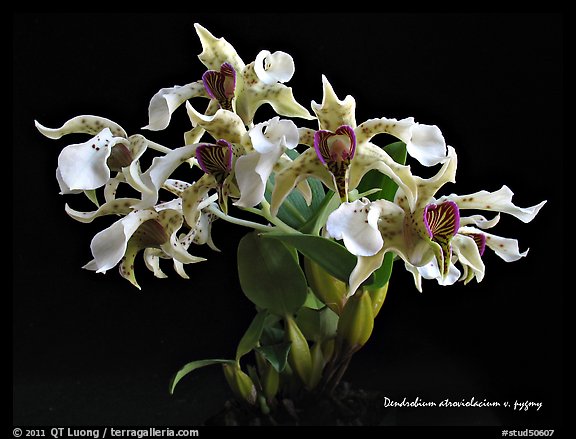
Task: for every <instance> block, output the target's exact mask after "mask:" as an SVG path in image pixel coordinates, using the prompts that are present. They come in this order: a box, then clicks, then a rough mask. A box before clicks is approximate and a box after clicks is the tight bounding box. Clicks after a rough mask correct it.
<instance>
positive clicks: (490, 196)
mask: <svg viewBox="0 0 576 439" xmlns="http://www.w3.org/2000/svg"><path fill="white" fill-rule="evenodd" d="M513 196H514V193H513V192H512V191H511V190H510V189H509V188H508V187H507V186H502V187H501V188H500V189H498V190H497V191H495V192H488V191H479V192H475V193H473V194H469V195H456V194H451V195H448V196H445V197H442V199H445V200H452V201H454V202H455V203H456V204H458V207H460V209H478V210H489V211H495V212H503V213H507V214H509V215H512V216H515V217H516V218H518V219H519V220H520V221H522V222H524V223H529V222H530V221H532V220H533V219H534V217H535V216H536V215H537V214H538V212H539V211H540V209H541V208H542V206H544V204H546V201H542V202H541V203H539V204H536V205H535V206H532V207H518V206H516V205H515V204H514V203H512V197H513Z"/></svg>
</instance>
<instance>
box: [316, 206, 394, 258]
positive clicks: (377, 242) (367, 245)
mask: <svg viewBox="0 0 576 439" xmlns="http://www.w3.org/2000/svg"><path fill="white" fill-rule="evenodd" d="M371 204H372V203H370V202H369V201H368V200H356V201H354V202H352V203H342V204H341V205H340V206H339V207H338V209H336V210H335V211H334V212H332V213H331V214H330V216H329V217H328V221H327V222H326V230H327V232H328V234H329V236H332V237H333V238H335V239H338V240H343V241H344V245H345V246H346V248H347V249H348V251H349V252H350V253H352V254H353V255H356V256H373V255H375V254H376V253H378V251H379V250H380V249H381V248H382V245H383V244H384V240H383V239H382V235H381V234H380V231H379V230H378V219H379V215H380V209H379V208H373V207H372V206H371Z"/></svg>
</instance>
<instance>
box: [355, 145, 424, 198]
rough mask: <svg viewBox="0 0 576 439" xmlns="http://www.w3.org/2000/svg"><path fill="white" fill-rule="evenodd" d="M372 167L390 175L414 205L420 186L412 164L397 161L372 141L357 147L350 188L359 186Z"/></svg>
mask: <svg viewBox="0 0 576 439" xmlns="http://www.w3.org/2000/svg"><path fill="white" fill-rule="evenodd" d="M372 169H376V170H378V171H379V172H381V173H382V174H384V175H387V176H388V177H390V178H391V179H392V180H393V181H394V182H395V183H396V184H397V185H398V186H399V187H400V188H402V190H403V191H404V194H405V196H406V197H407V199H408V203H409V205H410V207H411V208H413V207H414V205H415V202H416V197H417V193H418V186H417V182H416V178H417V177H414V176H413V175H412V172H411V171H410V166H405V165H400V164H398V163H396V162H395V161H394V160H393V159H392V157H390V156H389V155H388V154H387V153H386V152H385V151H384V150H383V149H382V148H380V147H378V146H376V145H374V144H372V143H364V144H358V146H357V147H356V154H355V156H354V160H352V162H351V163H350V180H349V189H350V190H353V189H355V188H356V187H358V185H359V184H360V181H361V180H362V177H364V175H366V173H367V172H368V171H370V170H372Z"/></svg>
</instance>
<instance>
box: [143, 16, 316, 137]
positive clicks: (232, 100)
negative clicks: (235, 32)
mask: <svg viewBox="0 0 576 439" xmlns="http://www.w3.org/2000/svg"><path fill="white" fill-rule="evenodd" d="M194 27H195V28H196V33H197V34H198V37H199V38H200V42H201V44H202V53H201V54H200V55H198V58H199V59H200V61H201V62H202V63H203V64H204V65H205V66H206V67H207V68H208V70H207V71H206V72H205V73H204V74H203V75H202V80H200V81H195V82H192V83H190V84H187V85H184V86H174V87H168V88H163V89H161V90H160V91H159V92H158V93H156V94H155V95H154V96H153V97H152V99H151V101H150V105H149V108H148V119H149V123H148V125H147V126H146V127H144V128H146V129H149V130H153V131H157V130H163V129H165V128H166V127H167V126H168V124H169V123H170V119H171V116H172V113H173V112H174V111H175V110H176V109H177V108H178V107H179V106H180V105H182V104H183V103H184V102H186V101H188V100H189V99H191V98H194V97H204V98H209V99H210V100H211V103H215V104H217V105H211V106H210V105H209V107H208V109H207V111H206V114H207V115H213V114H214V113H215V112H216V110H217V109H218V108H221V109H224V110H229V111H234V112H236V113H237V114H238V116H240V118H241V119H242V121H243V123H244V124H246V125H250V124H251V123H252V120H253V119H254V114H255V112H256V110H257V109H258V108H259V107H260V106H261V105H263V104H265V103H268V104H270V105H271V106H272V107H273V108H274V110H275V111H276V113H278V114H280V115H282V116H287V117H301V118H304V119H313V118H314V117H313V116H312V115H311V114H310V113H309V112H308V110H306V109H305V108H304V107H302V106H301V105H300V104H298V102H296V100H295V98H294V95H293V94H292V89H291V88H290V87H286V86H285V85H283V84H282V83H283V82H287V81H288V80H290V78H291V77H292V75H293V74H294V61H293V60H292V57H291V56H290V55H288V54H287V53H284V52H274V53H270V52H269V51H261V52H260V53H259V54H258V56H257V58H256V61H255V62H253V63H250V64H248V65H246V64H245V63H244V62H243V61H242V59H241V58H240V56H239V55H238V53H237V52H236V50H235V49H234V47H233V46H232V45H231V44H230V43H228V42H227V41H226V40H225V39H224V38H216V37H214V35H212V34H211V33H210V32H209V31H208V30H207V29H205V28H204V27H202V26H200V25H199V24H195V25H194ZM196 134H199V135H201V129H198V130H197V133H196Z"/></svg>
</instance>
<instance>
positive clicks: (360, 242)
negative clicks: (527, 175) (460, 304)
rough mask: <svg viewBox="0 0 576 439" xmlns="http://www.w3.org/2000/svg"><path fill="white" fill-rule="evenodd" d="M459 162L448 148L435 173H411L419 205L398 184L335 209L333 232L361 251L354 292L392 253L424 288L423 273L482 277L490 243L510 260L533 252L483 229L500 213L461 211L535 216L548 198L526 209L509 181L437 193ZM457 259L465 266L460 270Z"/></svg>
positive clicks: (450, 279) (446, 279)
mask: <svg viewBox="0 0 576 439" xmlns="http://www.w3.org/2000/svg"><path fill="white" fill-rule="evenodd" d="M456 165H457V157H456V152H455V150H454V148H452V147H448V160H446V161H445V162H444V164H443V165H442V167H441V169H440V170H439V171H438V173H437V174H436V175H435V176H434V177H432V178H429V179H423V178H420V177H417V176H413V179H414V183H415V185H416V187H417V193H416V198H415V200H414V206H413V207H412V206H410V204H409V203H408V199H407V197H406V194H405V193H404V191H403V190H402V189H401V188H399V189H398V191H397V193H396V197H395V200H394V202H391V201H387V200H377V201H373V202H371V201H369V200H367V199H363V200H355V201H353V202H351V203H343V204H342V205H340V206H339V208H338V209H337V210H335V211H334V212H332V214H331V215H330V216H329V218H328V221H327V223H326V230H327V232H328V234H329V235H330V236H332V237H334V238H335V239H342V240H343V242H344V245H345V246H346V248H347V249H348V250H349V251H350V252H351V253H353V254H354V255H356V256H357V257H358V262H357V265H356V267H355V269H354V271H353V272H352V274H351V276H350V282H349V293H348V294H349V295H352V294H354V293H355V292H356V290H357V289H358V288H359V287H360V285H361V284H362V282H364V281H365V280H366V279H368V277H369V276H370V275H371V274H372V273H373V272H374V271H375V270H377V269H378V268H379V267H380V266H381V265H382V261H383V259H384V255H385V254H386V253H387V252H393V253H394V254H396V255H397V256H399V257H400V258H402V259H403V260H404V263H405V266H406V269H407V270H409V271H410V272H412V273H413V274H414V278H415V282H416V286H417V288H418V289H419V290H420V291H421V290H422V286H421V277H424V278H427V279H430V278H434V279H437V280H438V282H439V283H440V284H442V285H449V284H452V283H454V282H455V281H456V280H458V279H462V280H465V281H466V282H468V281H469V280H470V279H472V278H473V277H476V279H477V280H478V281H481V280H482V278H483V276H484V263H483V262H482V254H483V253H484V249H485V247H488V248H490V249H493V250H494V251H495V252H496V254H497V255H499V256H500V257H501V258H502V259H504V260H505V261H507V262H511V261H515V260H518V259H520V258H521V257H523V256H526V254H527V251H525V252H522V253H520V251H519V249H518V242H517V241H516V240H513V239H507V238H501V237H499V236H496V235H492V234H489V233H486V232H485V231H484V230H485V229H486V228H490V227H493V226H494V225H496V223H497V222H498V219H499V214H498V216H497V217H496V218H495V219H493V220H491V221H489V220H487V219H486V218H484V217H482V216H480V215H473V216H470V217H462V216H461V210H464V209H474V210H487V211H494V212H499V213H500V212H502V213H507V214H509V215H512V216H515V217H516V218H518V219H520V220H521V221H523V222H530V221H531V220H532V219H533V218H534V217H535V216H536V214H537V213H538V211H539V210H540V209H541V208H542V206H543V205H544V204H545V201H543V202H541V203H539V204H537V205H535V206H532V207H528V208H521V207H518V206H516V205H514V203H512V195H513V193H512V191H510V189H508V188H507V187H506V186H503V187H502V188H501V189H500V190H498V191H495V192H487V191H480V192H476V193H473V194H470V195H463V196H459V195H454V194H452V195H448V196H443V197H440V198H438V199H436V198H435V195H436V193H437V191H438V190H439V189H440V188H441V187H442V186H443V185H444V184H446V183H448V182H451V183H454V182H455V174H456ZM471 225H475V226H476V227H477V228H476V227H473V226H471ZM456 262H459V263H460V264H461V265H462V267H463V273H462V274H461V273H460V271H459V270H458V268H456V266H455V263H456Z"/></svg>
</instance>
